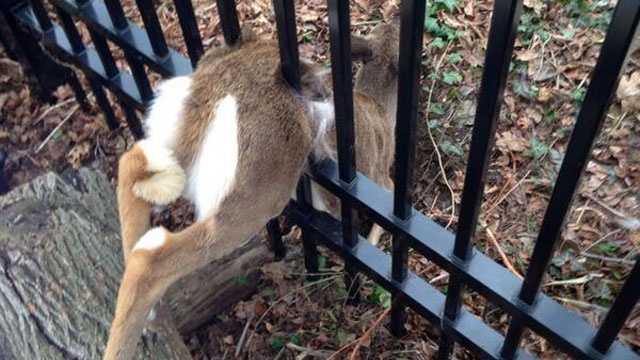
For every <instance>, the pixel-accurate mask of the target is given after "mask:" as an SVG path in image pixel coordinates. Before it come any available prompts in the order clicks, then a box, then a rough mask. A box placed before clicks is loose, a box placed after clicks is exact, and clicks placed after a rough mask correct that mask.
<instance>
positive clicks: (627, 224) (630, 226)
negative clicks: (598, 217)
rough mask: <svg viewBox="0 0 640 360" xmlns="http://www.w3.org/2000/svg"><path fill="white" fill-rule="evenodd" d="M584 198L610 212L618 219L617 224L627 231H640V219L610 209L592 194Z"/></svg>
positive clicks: (585, 195)
mask: <svg viewBox="0 0 640 360" xmlns="http://www.w3.org/2000/svg"><path fill="white" fill-rule="evenodd" d="M582 196H584V197H586V198H587V199H591V200H593V201H594V202H595V203H596V204H598V205H600V206H601V207H602V208H603V209H605V210H607V211H608V212H610V213H611V214H613V215H614V216H616V217H617V218H618V219H616V220H617V221H616V222H617V223H618V225H620V226H622V227H624V228H625V229H627V230H631V231H636V230H639V229H640V219H638V218H635V217H633V216H629V215H626V214H624V213H622V212H620V211H618V210H616V209H614V208H612V207H610V206H609V205H607V204H605V203H604V202H602V201H600V200H599V199H598V198H596V197H594V196H592V195H591V194H583V195H582Z"/></svg>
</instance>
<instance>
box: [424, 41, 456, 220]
mask: <svg viewBox="0 0 640 360" xmlns="http://www.w3.org/2000/svg"><path fill="white" fill-rule="evenodd" d="M450 47H451V42H449V44H447V48H446V49H445V50H444V53H443V54H442V56H441V57H440V60H438V63H437V64H436V68H435V70H434V77H433V79H432V80H431V87H430V88H429V96H428V97H427V110H426V117H427V133H428V134H429V139H430V140H431V143H432V144H433V149H434V150H435V152H436V157H437V158H438V165H439V166H440V173H441V175H442V179H443V180H444V183H445V185H447V188H448V189H449V193H450V195H451V217H450V218H449V222H447V226H446V227H445V228H446V229H448V228H449V226H451V224H452V223H453V219H454V218H455V216H456V195H455V193H454V192H453V188H452V187H451V185H450V184H449V180H448V179H447V174H446V173H445V171H444V166H443V165H442V155H441V154H440V150H439V149H438V144H436V141H435V140H434V138H433V134H432V133H431V127H430V126H429V113H430V111H431V99H432V97H433V90H434V88H435V86H436V79H437V77H438V74H439V72H440V66H442V62H443V61H444V58H445V57H446V56H447V53H448V52H449V48H450Z"/></svg>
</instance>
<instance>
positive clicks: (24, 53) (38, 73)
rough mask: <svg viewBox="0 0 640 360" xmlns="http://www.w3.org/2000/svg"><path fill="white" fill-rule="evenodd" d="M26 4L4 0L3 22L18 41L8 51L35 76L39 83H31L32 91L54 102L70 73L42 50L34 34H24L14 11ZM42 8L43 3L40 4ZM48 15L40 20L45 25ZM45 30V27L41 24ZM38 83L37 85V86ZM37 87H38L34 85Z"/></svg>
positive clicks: (1, 4)
mask: <svg viewBox="0 0 640 360" xmlns="http://www.w3.org/2000/svg"><path fill="white" fill-rule="evenodd" d="M21 5H24V1H20V0H3V1H0V15H1V18H0V20H2V19H4V21H3V22H6V26H7V27H8V29H9V30H10V31H11V36H12V37H13V39H14V40H15V41H14V42H13V45H14V46H15V47H10V48H8V49H9V50H8V52H9V53H11V52H13V53H14V55H17V57H16V58H17V59H18V60H19V61H20V63H21V64H22V65H23V66H25V67H26V68H27V69H29V70H30V71H29V72H30V73H31V74H32V75H33V76H34V78H35V80H36V83H32V84H30V87H31V89H32V90H33V92H34V93H35V94H37V95H38V97H39V98H40V99H41V100H42V101H45V102H50V101H52V100H53V92H54V91H55V89H56V88H57V87H58V86H60V85H62V84H64V83H66V82H67V77H68V74H69V70H68V69H67V68H66V67H64V66H61V65H60V64H58V63H57V62H55V61H54V60H53V59H52V58H51V57H50V56H49V54H47V53H46V52H45V51H43V49H42V48H41V47H40V45H39V43H38V40H39V39H37V38H35V37H34V36H33V35H32V34H30V33H28V32H27V31H24V30H23V29H22V28H21V27H20V26H19V25H18V23H17V21H16V18H15V16H14V15H13V10H14V8H15V7H17V6H21ZM40 5H42V3H40ZM48 19H49V18H48V15H47V14H46V12H44V16H43V17H42V18H41V19H40V20H39V21H42V22H44V23H45V26H44V27H47V25H46V23H47V22H49V23H50V20H48ZM40 26H41V28H42V24H41V25H40ZM36 84H37V85H36ZM31 85H34V86H31Z"/></svg>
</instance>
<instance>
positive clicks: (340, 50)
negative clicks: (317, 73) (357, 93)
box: [328, 0, 360, 301]
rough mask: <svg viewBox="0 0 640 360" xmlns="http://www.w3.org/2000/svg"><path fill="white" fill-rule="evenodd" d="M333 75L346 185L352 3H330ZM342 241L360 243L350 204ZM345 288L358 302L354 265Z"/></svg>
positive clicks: (349, 174)
mask: <svg viewBox="0 0 640 360" xmlns="http://www.w3.org/2000/svg"><path fill="white" fill-rule="evenodd" d="M328 5H329V35H330V45H331V74H332V77H333V103H334V109H335V122H336V138H337V142H338V176H339V178H340V180H341V181H342V182H344V183H345V184H352V183H353V181H354V179H355V177H356V164H355V161H356V158H355V157H356V154H355V131H354V126H353V87H352V77H353V74H352V71H353V69H352V64H351V26H350V11H349V2H348V1H340V0H329V4H328ZM340 212H341V221H342V241H343V242H344V244H345V245H347V246H348V247H353V246H354V245H355V244H356V243H357V242H358V227H357V212H356V210H355V208H354V206H353V203H352V202H351V201H349V200H346V199H342V200H341V201H340ZM345 275H346V276H345V284H346V287H347V289H349V291H348V296H349V299H350V300H351V301H356V300H357V299H358V297H359V296H358V295H359V294H358V289H359V288H360V284H359V283H358V274H357V271H356V270H355V268H354V267H353V266H352V264H351V263H349V262H347V263H346V264H345Z"/></svg>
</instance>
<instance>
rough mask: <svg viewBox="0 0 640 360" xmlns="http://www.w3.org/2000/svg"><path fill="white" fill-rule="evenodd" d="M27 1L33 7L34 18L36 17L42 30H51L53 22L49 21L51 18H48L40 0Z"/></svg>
mask: <svg viewBox="0 0 640 360" xmlns="http://www.w3.org/2000/svg"><path fill="white" fill-rule="evenodd" d="M29 3H30V4H31V8H32V9H33V13H34V14H35V16H36V19H38V25H40V29H42V32H46V31H48V30H51V28H52V27H53V24H52V23H51V19H50V18H49V14H48V13H47V9H45V7H44V4H43V3H42V0H29Z"/></svg>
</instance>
